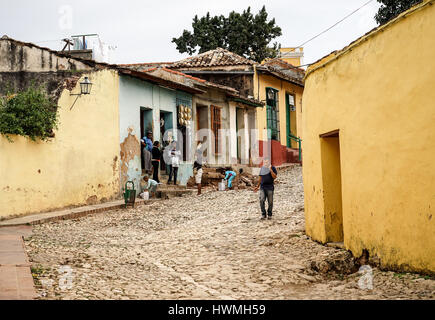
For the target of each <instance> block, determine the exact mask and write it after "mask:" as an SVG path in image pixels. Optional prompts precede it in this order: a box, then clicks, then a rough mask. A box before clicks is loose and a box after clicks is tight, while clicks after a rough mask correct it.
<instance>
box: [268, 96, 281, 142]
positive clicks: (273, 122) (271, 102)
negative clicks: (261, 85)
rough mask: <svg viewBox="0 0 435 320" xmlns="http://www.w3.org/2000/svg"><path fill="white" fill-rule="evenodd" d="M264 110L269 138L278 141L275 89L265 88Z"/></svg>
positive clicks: (277, 102) (277, 107)
mask: <svg viewBox="0 0 435 320" xmlns="http://www.w3.org/2000/svg"><path fill="white" fill-rule="evenodd" d="M266 112H267V129H269V130H270V136H269V139H272V140H278V141H279V140H280V137H279V134H280V132H279V91H278V90H276V89H273V88H266Z"/></svg>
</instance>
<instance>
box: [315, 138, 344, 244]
mask: <svg viewBox="0 0 435 320" xmlns="http://www.w3.org/2000/svg"><path fill="white" fill-rule="evenodd" d="M320 148H321V161H322V180H323V201H324V214H325V231H326V241H327V242H343V239H344V234H343V205H342V195H341V163H340V136H339V131H338V130H336V131H333V132H330V133H326V134H323V135H320Z"/></svg>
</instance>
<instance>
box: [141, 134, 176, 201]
mask: <svg viewBox="0 0 435 320" xmlns="http://www.w3.org/2000/svg"><path fill="white" fill-rule="evenodd" d="M141 144H142V148H143V155H144V168H145V173H146V174H145V176H144V177H143V180H144V183H142V185H143V191H147V192H150V193H151V195H152V196H154V194H155V192H156V189H157V185H159V184H161V183H160V178H159V168H160V163H161V161H162V160H164V161H165V163H166V165H168V168H169V179H168V182H167V184H170V183H171V182H172V180H173V181H174V185H176V184H177V176H178V168H179V166H180V156H181V152H180V151H179V150H178V148H177V142H176V141H172V142H171V143H169V145H168V146H166V148H164V150H163V152H162V150H161V148H160V142H159V141H154V142H153V134H152V132H151V131H149V132H148V133H147V135H146V136H145V137H143V138H142V140H141ZM151 174H152V179H150V175H151Z"/></svg>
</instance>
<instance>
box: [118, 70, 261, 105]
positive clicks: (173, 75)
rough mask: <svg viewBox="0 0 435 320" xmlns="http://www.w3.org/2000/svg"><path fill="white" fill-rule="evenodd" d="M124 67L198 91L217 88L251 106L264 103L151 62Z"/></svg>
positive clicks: (226, 87) (225, 87)
mask: <svg viewBox="0 0 435 320" xmlns="http://www.w3.org/2000/svg"><path fill="white" fill-rule="evenodd" d="M122 66H123V67H124V68H127V69H130V70H133V71H134V72H136V73H138V74H146V75H150V76H153V77H156V78H160V79H162V80H165V81H168V82H173V83H178V84H180V85H183V86H188V87H191V88H196V89H197V90H199V91H200V92H197V93H204V91H203V90H204V89H205V90H206V88H215V89H218V90H221V91H224V92H225V94H226V95H227V96H228V97H230V98H232V99H238V101H239V102H241V103H245V104H248V105H251V106H262V105H263V103H262V102H261V101H258V100H255V99H252V98H248V97H244V96H242V95H240V92H239V91H238V90H236V89H234V88H231V87H228V86H224V85H221V84H217V83H213V82H210V81H206V80H204V79H200V78H197V77H193V76H191V75H188V74H185V73H182V72H180V71H176V70H171V69H168V68H165V67H160V66H158V67H156V66H154V67H150V64H147V63H145V64H133V65H122Z"/></svg>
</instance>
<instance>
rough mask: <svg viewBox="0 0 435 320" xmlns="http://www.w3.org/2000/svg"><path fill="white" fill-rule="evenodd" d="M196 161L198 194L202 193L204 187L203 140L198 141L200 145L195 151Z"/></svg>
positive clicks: (194, 170)
mask: <svg viewBox="0 0 435 320" xmlns="http://www.w3.org/2000/svg"><path fill="white" fill-rule="evenodd" d="M195 157H196V161H195V162H194V164H193V174H194V176H195V182H196V185H197V186H198V196H199V195H200V194H201V187H202V182H201V181H202V165H203V162H204V161H203V150H202V142H201V141H198V145H197V147H196V152H195Z"/></svg>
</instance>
